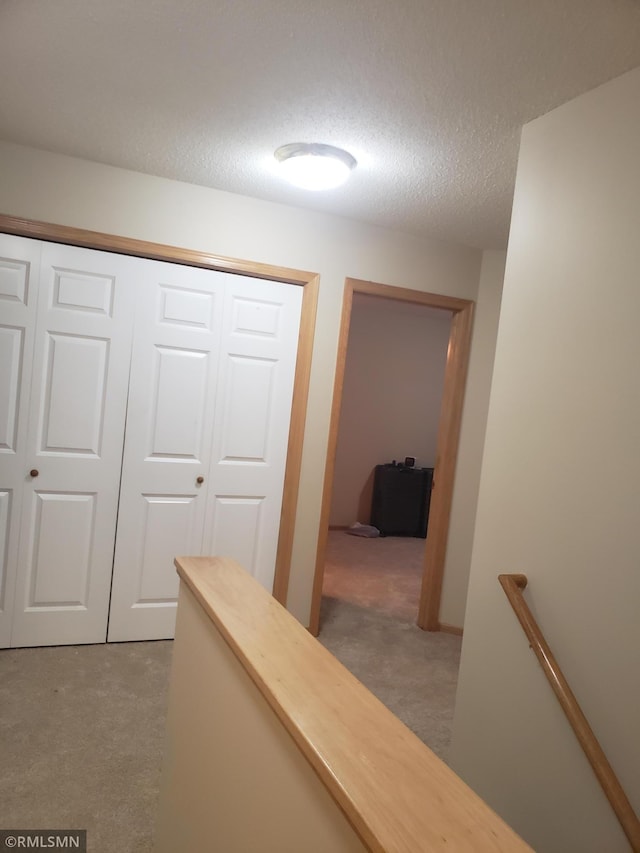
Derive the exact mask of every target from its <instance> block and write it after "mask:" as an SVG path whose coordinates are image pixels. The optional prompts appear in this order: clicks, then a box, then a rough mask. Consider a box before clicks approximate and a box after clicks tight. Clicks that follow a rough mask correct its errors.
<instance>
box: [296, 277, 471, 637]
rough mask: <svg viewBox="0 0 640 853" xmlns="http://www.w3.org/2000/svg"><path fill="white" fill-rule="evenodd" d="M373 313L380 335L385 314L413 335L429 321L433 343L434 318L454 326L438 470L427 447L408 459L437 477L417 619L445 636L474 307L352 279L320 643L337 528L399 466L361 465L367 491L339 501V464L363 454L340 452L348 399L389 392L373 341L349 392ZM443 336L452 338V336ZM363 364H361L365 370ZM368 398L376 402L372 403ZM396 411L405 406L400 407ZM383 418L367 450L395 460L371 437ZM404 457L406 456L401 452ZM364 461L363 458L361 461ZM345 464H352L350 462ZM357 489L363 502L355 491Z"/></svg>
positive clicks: (321, 567)
mask: <svg viewBox="0 0 640 853" xmlns="http://www.w3.org/2000/svg"><path fill="white" fill-rule="evenodd" d="M374 304H375V307H374ZM379 306H381V307H379ZM366 311H369V313H370V317H374V316H375V317H376V318H377V319H376V324H373V325H377V328H378V330H380V328H382V327H381V326H380V325H379V324H380V319H381V318H383V317H384V314H385V313H388V314H389V317H391V316H392V315H393V316H394V317H395V318H396V319H398V318H402V317H404V319H405V322H406V324H407V327H408V326H409V318H410V317H411V318H413V316H414V315H415V317H416V321H417V318H418V316H419V315H420V314H422V316H423V319H424V321H425V337H426V336H428V333H427V332H426V329H427V325H426V319H427V317H428V319H429V326H430V328H431V331H432V330H433V324H434V323H435V322H436V321H435V315H436V314H441V315H443V316H444V317H445V318H446V319H444V320H442V321H440V322H441V323H442V324H446V325H447V326H448V336H447V343H446V356H445V358H444V376H443V378H442V380H441V384H440V383H439V384H440V389H441V390H440V391H439V392H438V393H437V395H436V396H438V397H439V399H440V406H439V412H438V427H437V439H436V442H435V454H434V461H433V464H432V465H428V464H427V460H428V461H430V460H431V458H432V457H431V456H430V454H433V450H430V449H429V447H428V442H427V444H426V445H421V446H422V447H423V450H422V452H423V453H424V454H425V458H424V460H422V461H421V460H420V457H419V456H418V455H417V454H418V451H417V450H416V451H413V450H408V449H407V451H406V455H409V456H412V455H415V456H416V458H417V460H418V464H419V465H422V466H424V467H432V468H433V469H434V472H433V488H432V493H431V500H430V509H429V526H428V533H427V538H426V547H425V548H424V556H423V559H422V564H421V565H422V572H421V576H420V594H419V607H418V612H417V623H418V625H419V626H420V627H421V628H424V629H427V630H432V631H433V630H439V629H440V628H441V625H440V622H439V610H440V595H441V590H442V579H443V572H444V561H445V554H446V544H447V536H448V529H449V515H450V510H451V498H452V493H453V480H454V474H455V464H456V457H457V449H458V438H459V432H460V421H461V415H462V403H463V397H464V386H465V380H466V374H467V366H468V360H469V349H470V339H471V324H472V315H473V303H472V302H471V301H469V300H465V299H457V298H454V297H447V296H441V295H438V294H432V293H423V292H421V291H414V290H407V289H403V288H395V287H389V286H387V285H381V284H376V283H373V282H365V281H358V280H355V279H347V280H346V282H345V291H344V300H343V312H342V324H341V330H340V340H339V348H338V360H337V364H336V378H335V385H334V399H333V409H332V416H331V428H330V435H329V446H328V453H327V466H326V470H325V482H324V493H323V505H322V518H321V528H320V536H319V542H318V553H317V561H316V574H315V579H314V590H313V599H312V605H311V619H310V630H311V631H312V633H314V634H316V635H317V634H318V632H319V628H320V609H321V603H322V591H323V586H324V575H325V565H326V562H327V549H328V545H329V537H330V530H329V528H330V526H342V525H341V524H340V523H339V521H338V519H339V518H342V519H343V520H344V518H346V516H343V515H342V513H348V512H349V511H351V512H352V513H353V511H354V507H355V508H356V510H357V513H358V515H362V514H363V513H365V514H366V512H367V505H369V506H370V505H371V504H370V495H371V491H370V490H371V488H372V480H373V478H372V470H373V467H374V466H375V464H378V462H379V463H383V462H385V461H386V462H391V461H392V459H384V458H383V457H382V458H380V459H379V460H378V462H375V463H374V466H372V465H371V464H370V463H371V461H372V459H373V457H372V456H371V457H369V458H368V460H362V459H360V460H359V461H358V463H357V464H358V466H360V473H359V475H358V476H359V477H360V484H358V482H357V479H358V477H357V476H356V477H355V478H354V477H351V478H349V477H348V478H347V479H350V480H351V483H352V484H351V486H350V490H351V494H350V496H347V498H346V503H345V501H344V499H343V495H342V493H341V494H338V489H336V484H338V485H339V484H340V483H341V482H342V480H343V479H344V478H343V474H342V472H338V471H337V464H338V462H339V461H343V460H345V459H346V460H348V464H349V465H351V462H352V459H353V458H354V457H355V454H353V453H351V458H350V450H349V447H347V449H346V450H345V449H344V442H343V443H342V446H339V444H340V437H341V420H342V415H341V413H342V408H343V402H344V392H345V391H349V388H355V387H356V386H357V385H358V383H362V384H366V385H368V386H370V387H372V388H374V389H375V388H376V386H377V385H381V384H382V383H381V381H380V376H378V377H376V376H375V375H372V373H374V372H376V371H377V372H379V371H380V370H384V371H386V368H385V367H384V359H382V360H380V359H379V358H377V357H376V365H377V366H376V368H375V370H371V369H369V367H370V365H368V364H367V359H369V358H370V357H372V356H371V354H372V352H373V351H374V350H375V347H376V341H375V340H374V341H373V345H372V342H371V341H368V343H367V345H366V346H362V347H359V349H361V350H362V353H360V354H359V355H358V357H357V358H356V364H355V365H350V366H349V374H350V375H349V378H348V385H345V381H346V372H347V362H348V351H349V342H350V335H351V328H352V321H353V329H354V336H355V335H356V334H357V336H358V338H359V339H360V340H364V339H366V337H367V319H366V318H367V314H366ZM354 318H355V319H354ZM361 319H364V322H362V323H361V322H360V321H361ZM383 322H384V321H383ZM411 325H414V324H413V321H412V322H411ZM361 326H364V329H362V328H360V327H361ZM356 330H357V332H356ZM442 331H444V329H443V330H442ZM371 336H372V337H374V338H375V331H374V329H373V326H372V331H371ZM442 337H444V335H442ZM398 346H400V344H398ZM402 346H403V348H404V343H403V344H402ZM381 348H382V347H379V349H381ZM418 357H419V356H414V359H415V358H418ZM358 358H359V359H360V362H361V363H359V364H358ZM410 358H411V356H409V355H407V360H408V359H410ZM439 361H440V365H441V364H442V361H441V360H439V359H438V358H436V359H435V362H436V366H435V370H434V374H437V372H438V368H437V364H438V362H439ZM381 365H382V366H381ZM352 368H353V369H352ZM441 369H442V367H440V370H441ZM390 370H391V371H392V372H393V371H395V372H396V373H397V372H398V370H404V371H406V373H407V375H408V373H409V365H408V363H407V365H405V366H404V367H398V365H397V364H396V365H395V366H392V367H391V368H390ZM423 372H424V373H425V375H426V373H427V368H426V366H424V365H423ZM419 373H420V371H418V374H417V375H418V376H419ZM411 375H412V377H413V379H407V382H406V385H407V386H408V387H407V394H406V397H405V399H406V401H407V402H406V406H407V409H406V412H407V415H408V416H410V410H411V400H410V399H409V398H410V395H411V392H412V391H413V392H414V393H416V391H417V389H416V388H415V382H416V381H417V379H416V373H415V371H414V370H411ZM394 379H395V382H396V388H395V391H394V392H393V393H395V392H396V391H397V386H400V385H401V383H402V381H403V377H402V376H392V377H391V380H392V381H391V387H392V390H393V387H394V386H393V380H394ZM386 384H387V385H389V382H388V377H386ZM423 387H424V386H423ZM352 393H353V392H352ZM368 396H369V397H371V395H368ZM396 396H397V395H396ZM401 396H402V395H401ZM433 404H434V400H433V398H432V399H431V401H430V405H431V406H432V407H433ZM392 405H394V403H393V402H391V403H390V407H391V406H392ZM395 405H397V400H396V403H395ZM347 408H348V407H347ZM403 408H404V404H403ZM392 414H393V413H392ZM387 415H388V413H386V415H385V417H384V422H385V424H386V425H385V426H384V430H385V431H387V430H393V427H392V426H389V424H393V421H394V418H393V417H388V416H387ZM375 417H376V416H375V415H372V416H371V418H370V422H369V423H368V424H367V425H366V427H365V429H366V433H365V434H364V435H363V437H362V440H361V444H363V445H364V444H367V445H370V446H371V448H372V452H373V453H374V455H375V454H377V453H383V452H384V453H386V454H387V455H388V453H389V452H391V453H392V454H393V453H395V452H397V451H395V450H391V449H390V448H391V447H395V444H394V443H393V440H390V441H389V440H388V439H387V438H383V440H382V441H381V442H380V444H377V442H376V441H375V440H373V441H372V440H371V436H372V435H373V434H374V433H375V427H376V424H375V423H373V422H372V421H373V420H374V419H375ZM424 428H425V432H426V431H427V425H426V423H425V425H424ZM360 429H363V427H362V426H360ZM347 431H348V430H347ZM398 435H399V434H398ZM407 435H408V434H407ZM343 436H344V430H343ZM404 440H407V441H411V442H414V441H416V442H417V441H418V438H417V436H416V435H415V434H414V436H413V437H409V438H402V437H400V436H399V437H398V441H399V442H402V441H404ZM348 444H350V441H347V445H348ZM398 449H399V450H401V448H398ZM339 452H340V454H341V456H340V459H339V457H338V453H339ZM404 452H405V451H401V454H400V455H401V459H400V460H396V461H401V462H403V461H404V457H403V456H402V453H404ZM358 456H360V454H359V453H358ZM392 458H393V456H392ZM343 464H347V463H345V462H344V461H343ZM367 464H369V471H368V472H367V471H366V465H367ZM363 471H365V474H366V476H365V478H364V481H362V472H363ZM354 489H355V497H354V491H353V490H354ZM348 504H350V508H349V507H348V506H347V505H348ZM356 505H357V506H356ZM354 520H358V519H354ZM345 526H346V525H345Z"/></svg>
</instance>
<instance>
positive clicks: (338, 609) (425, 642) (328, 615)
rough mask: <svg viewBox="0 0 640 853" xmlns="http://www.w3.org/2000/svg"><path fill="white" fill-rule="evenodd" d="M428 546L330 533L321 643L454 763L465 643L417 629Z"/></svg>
mask: <svg viewBox="0 0 640 853" xmlns="http://www.w3.org/2000/svg"><path fill="white" fill-rule="evenodd" d="M424 546H425V542H424V539H414V538H411V537H397V536H394V537H391V536H390V537H385V538H376V539H365V538H362V537H358V536H351V535H349V534H347V533H345V532H344V531H337V530H335V531H334V530H332V531H330V533H329V540H328V547H327V559H326V563H325V581H324V584H323V598H322V609H321V616H320V635H319V638H318V639H319V640H320V642H321V643H322V644H323V645H324V646H326V648H328V649H329V651H330V652H331V653H332V654H334V655H335V656H336V657H337V658H338V659H339V660H340V661H341V662H342V663H343V664H344V665H345V666H346V667H347V669H349V670H350V671H351V672H352V673H353V674H354V675H355V676H356V678H358V679H359V680H360V681H362V683H363V684H365V685H366V686H367V687H368V688H369V690H371V692H372V693H374V694H375V695H376V696H377V697H378V698H379V699H380V701H381V702H383V703H384V704H385V705H386V706H387V707H388V708H390V709H391V710H392V711H393V712H394V714H395V715H396V716H397V717H399V718H400V719H401V720H402V721H403V722H404V723H405V725H407V726H408V727H409V728H410V729H411V730H412V731H413V732H415V734H417V735H418V737H419V738H420V739H421V740H422V741H424V743H426V744H427V746H429V747H430V748H431V749H432V750H433V751H434V752H435V753H436V755H438V756H440V758H442V759H444V760H446V757H447V751H448V748H449V743H450V740H451V724H452V721H453V711H454V706H455V696H456V686H457V681H458V669H459V666H460V648H461V645H462V640H461V638H460V637H457V636H453V635H451V634H442V633H431V632H427V631H422V630H421V629H420V628H418V627H417V625H416V624H415V619H416V616H417V612H418V599H419V595H420V584H421V580H422V557H423V554H424Z"/></svg>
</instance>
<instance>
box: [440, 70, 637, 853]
mask: <svg viewBox="0 0 640 853" xmlns="http://www.w3.org/2000/svg"><path fill="white" fill-rule="evenodd" d="M639 152H640V69H638V70H636V71H633V72H631V73H630V74H627V75H625V76H623V77H621V78H618V79H617V80H615V81H613V82H611V83H609V84H607V85H605V86H602V87H600V88H599V89H596V90H594V91H593V92H590V93H588V94H586V95H584V96H582V97H580V98H578V99H576V100H574V101H572V102H570V103H569V104H566V105H565V106H563V107H560V108H559V109H557V110H555V111H553V112H552V113H550V114H549V115H547V116H544V117H542V118H540V119H538V120H537V121H534V122H532V123H531V124H530V125H527V126H526V127H525V129H524V133H523V138H522V148H521V155H520V162H519V167H518V178H517V185H516V195H515V204H514V212H513V220H512V230H511V237H510V242H509V251H508V256H507V268H506V278H505V287H504V294H503V300H502V312H501V318H500V330H499V334H498V343H497V351H496V361H495V371H494V379H493V386H492V390H491V402H490V411H489V421H488V426H487V438H486V445H485V454H484V461H483V467H482V478H481V487H480V497H479V504H478V513H477V525H476V533H475V541H474V546H473V560H472V569H471V581H470V586H469V602H468V607H467V615H466V622H465V639H464V644H463V655H462V667H461V673H460V682H459V689H458V702H457V708H456V717H455V724H454V735H453V747H452V755H451V757H452V761H453V766H454V768H455V769H456V770H457V771H458V772H459V773H460V774H461V775H462V777H463V778H464V779H465V780H466V781H467V782H469V783H470V784H471V785H472V787H474V788H475V789H476V790H477V791H478V792H479V793H480V795H481V796H483V797H485V798H486V799H487V800H488V802H489V803H490V804H491V805H492V806H493V807H494V808H496V809H497V811H498V812H499V813H501V814H502V816H503V817H504V818H506V820H507V821H509V822H510V823H511V824H512V825H513V826H514V827H515V829H516V830H517V831H519V832H520V833H521V834H522V835H523V836H524V837H525V838H526V839H527V840H528V841H529V843H531V844H532V845H533V846H534V847H535V848H536V849H537V850H539V851H544V853H602V851H605V850H606V851H607V853H616V851H623V850H627V849H628V845H627V843H626V842H625V839H624V837H623V835H622V832H621V830H620V829H619V827H618V825H617V822H616V820H615V818H614V817H613V814H612V812H611V811H610V809H609V806H608V803H607V802H606V800H605V798H604V796H603V794H602V793H601V792H600V789H599V788H598V786H597V783H596V782H595V780H594V778H593V776H592V774H591V771H590V768H589V766H588V764H587V762H586V760H585V758H584V757H583V755H582V753H581V751H580V749H579V747H578V745H577V742H576V740H575V738H574V736H573V734H572V732H571V730H570V729H569V727H568V724H567V722H566V720H565V718H564V716H563V714H562V712H561V710H560V708H559V706H558V704H557V702H556V700H555V697H554V696H553V694H552V692H551V690H550V688H549V686H548V685H547V682H546V681H545V679H544V676H543V675H542V672H541V670H540V668H539V666H538V664H537V662H536V660H535V658H534V657H533V655H532V653H531V652H530V650H529V648H528V645H527V642H526V640H525V638H524V635H523V634H522V631H521V629H520V627H519V625H518V624H517V622H516V619H515V616H514V615H513V613H512V612H511V610H510V607H509V605H508V603H507V600H506V598H505V596H504V594H503V592H502V590H501V589H500V587H499V585H498V582H497V580H496V575H497V574H498V573H499V572H524V573H525V574H526V575H528V577H529V588H528V590H527V592H526V597H527V599H528V601H529V603H530V605H531V607H532V609H533V611H534V614H535V615H536V616H537V618H538V620H539V622H540V624H541V627H542V629H543V630H544V632H545V633H546V635H547V638H548V641H549V643H550V645H551V647H552V649H553V650H554V651H555V654H556V656H557V658H558V660H559V662H560V664H561V665H562V666H563V668H564V670H565V673H566V675H567V677H568V679H569V682H570V684H571V685H572V687H573V689H574V691H575V693H576V695H577V697H578V699H579V701H580V702H581V703H582V705H583V709H584V711H585V713H586V715H587V717H588V718H589V720H590V722H591V724H592V726H593V729H594V730H595V732H596V734H597V735H598V736H599V738H600V740H601V743H602V746H603V748H604V750H605V752H606V753H607V755H608V757H609V759H610V761H611V763H612V765H613V767H614V768H615V770H616V772H617V773H618V775H619V777H620V780H621V782H622V784H623V786H624V787H625V788H626V790H627V793H628V795H629V797H630V799H631V801H632V803H633V804H634V806H635V809H636V811H640V738H639V737H638V721H639V720H640V618H639V612H640V611H639V603H640V570H639V567H638V555H639V554H640V524H639V519H640V453H639V452H638V439H639V436H640V392H639V388H640V384H639V379H638V365H640V334H639V331H638V323H639V319H638V318H640V286H639V284H640V272H639V271H640V240H638V226H639V223H640V166H639Z"/></svg>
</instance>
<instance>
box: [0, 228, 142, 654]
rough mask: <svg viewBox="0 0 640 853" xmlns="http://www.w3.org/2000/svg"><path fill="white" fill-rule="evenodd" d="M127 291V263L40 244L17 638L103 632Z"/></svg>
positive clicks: (128, 319)
mask: <svg viewBox="0 0 640 853" xmlns="http://www.w3.org/2000/svg"><path fill="white" fill-rule="evenodd" d="M134 269H135V265H134ZM134 289H135V279H134V276H133V274H132V264H131V263H130V259H126V258H121V257H118V256H117V255H111V254H108V253H105V252H94V251H89V250H87V249H79V248H74V247H69V246H61V245H55V244H48V243H44V244H42V255H41V264H40V281H39V288H38V306H37V322H36V329H35V349H34V356H33V371H32V377H31V389H30V402H29V414H28V423H27V425H26V427H27V437H26V458H25V470H24V472H23V476H24V484H23V495H22V508H21V524H20V528H21V529H20V541H19V546H18V547H19V550H18V570H17V573H16V589H15V603H14V623H13V630H12V637H11V645H12V646H37V645H49V644H59V643H96V642H104V640H105V636H106V631H105V625H106V619H107V612H108V605H109V589H110V584H111V570H112V563H113V547H114V543H113V539H114V535H113V532H114V529H115V523H116V515H117V510H118V490H119V483H120V465H121V460H122V446H123V439H124V417H125V407H126V399H127V384H128V373H129V362H130V356H131V338H132V322H133V300H132V296H133V293H134Z"/></svg>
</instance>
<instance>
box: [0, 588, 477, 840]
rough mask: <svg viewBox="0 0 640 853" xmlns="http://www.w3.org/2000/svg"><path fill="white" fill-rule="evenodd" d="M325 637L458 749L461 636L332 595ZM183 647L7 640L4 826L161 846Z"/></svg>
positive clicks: (0, 702) (399, 707) (0, 817)
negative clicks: (30, 645)
mask: <svg viewBox="0 0 640 853" xmlns="http://www.w3.org/2000/svg"><path fill="white" fill-rule="evenodd" d="M320 640H321V642H322V643H323V644H324V645H325V646H326V647H327V648H328V649H329V650H330V651H331V652H332V653H333V654H335V655H336V657H338V658H339V659H340V660H341V661H342V662H343V663H344V664H345V665H346V666H347V667H348V668H349V669H350V670H352V672H354V674H355V675H356V677H358V678H359V679H360V680H361V681H363V682H364V683H365V684H366V685H367V687H369V689H370V690H372V691H373V692H374V693H375V694H376V695H377V696H378V698H380V699H381V701H383V702H384V703H385V704H386V705H388V707H389V708H391V710H392V711H394V712H395V713H396V714H397V715H398V716H399V717H400V718H401V719H402V720H403V721H404V722H405V723H406V724H407V725H408V726H409V727H410V728H411V729H413V731H414V732H415V733H416V734H417V735H418V736H419V737H420V738H422V739H423V740H424V741H425V742H426V743H427V744H428V745H429V746H430V747H431V748H432V749H433V750H434V752H436V753H437V754H439V755H440V756H441V757H445V756H446V749H447V746H448V743H449V736H450V723H451V717H452V713H453V702H454V695H455V683H456V676H457V664H458V657H459V652H460V639H459V638H458V637H452V636H448V635H445V634H426V633H424V632H423V631H420V629H419V628H417V627H416V626H415V625H413V624H411V623H409V622H402V621H399V620H397V619H394V618H391V617H389V616H387V615H385V614H381V613H378V612H376V611H375V610H371V609H366V608H362V607H358V606H357V605H352V604H348V603H344V602H338V601H336V600H335V599H333V600H332V599H325V601H324V604H323V627H322V632H321V636H320ZM171 648H172V643H171V642H148V643H119V644H109V645H98V646H59V647H51V648H36V649H4V650H0V709H1V711H0V761H1V765H2V772H1V773H0V828H4V829H18V828H24V829H86V830H87V846H88V850H89V851H90V853H150V851H151V850H152V849H153V833H154V827H155V822H156V813H157V807H158V785H159V778H160V768H161V762H162V753H163V746H164V731H165V721H166V704H167V694H168V683H169V669H170V660H171ZM176 853H179V851H176ZM221 853H222V851H221Z"/></svg>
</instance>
